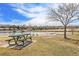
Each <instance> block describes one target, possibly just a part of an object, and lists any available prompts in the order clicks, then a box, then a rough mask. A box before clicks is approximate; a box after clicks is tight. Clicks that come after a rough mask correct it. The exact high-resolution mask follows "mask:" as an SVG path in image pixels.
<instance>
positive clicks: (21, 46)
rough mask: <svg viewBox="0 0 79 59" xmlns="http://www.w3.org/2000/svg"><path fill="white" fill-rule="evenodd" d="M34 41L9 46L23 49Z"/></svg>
mask: <svg viewBox="0 0 79 59" xmlns="http://www.w3.org/2000/svg"><path fill="white" fill-rule="evenodd" d="M31 43H32V41H26V42H25V43H24V45H13V46H12V45H10V46H8V48H12V49H15V50H21V49H23V48H24V47H27V46H28V45H30V44H31Z"/></svg>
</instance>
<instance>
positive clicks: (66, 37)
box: [64, 25, 67, 39]
mask: <svg viewBox="0 0 79 59" xmlns="http://www.w3.org/2000/svg"><path fill="white" fill-rule="evenodd" d="M66 27H67V26H66V25H65V26H64V38H65V39H66V38H67V36H66Z"/></svg>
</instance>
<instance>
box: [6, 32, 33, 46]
mask: <svg viewBox="0 0 79 59" xmlns="http://www.w3.org/2000/svg"><path fill="white" fill-rule="evenodd" d="M9 37H11V38H12V39H8V40H7V41H8V44H9V45H12V42H14V45H18V46H19V45H20V46H24V44H25V41H28V39H30V41H32V38H31V34H30V33H15V34H11V35H9Z"/></svg>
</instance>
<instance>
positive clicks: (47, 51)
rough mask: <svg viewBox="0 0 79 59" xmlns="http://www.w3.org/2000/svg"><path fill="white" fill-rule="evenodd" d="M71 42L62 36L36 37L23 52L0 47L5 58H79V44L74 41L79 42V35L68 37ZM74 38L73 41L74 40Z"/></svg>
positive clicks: (0, 52)
mask: <svg viewBox="0 0 79 59" xmlns="http://www.w3.org/2000/svg"><path fill="white" fill-rule="evenodd" d="M68 37H69V38H71V39H70V40H65V39H64V38H63V36H62V35H54V36H52V37H47V36H36V37H33V38H32V39H33V41H35V42H33V43H32V44H30V45H29V46H27V47H25V48H23V49H22V50H14V49H10V48H3V47H0V55H2V56H4V55H6V56H8V55H9V56H62V55H63V56H70V55H71V56H72V55H76V56H77V55H78V56H79V44H78V43H77V44H76V42H75V41H74V40H78V38H79V35H78V34H74V35H70V36H69V35H68ZM7 38H8V37H6V39H7ZM72 38H73V39H72Z"/></svg>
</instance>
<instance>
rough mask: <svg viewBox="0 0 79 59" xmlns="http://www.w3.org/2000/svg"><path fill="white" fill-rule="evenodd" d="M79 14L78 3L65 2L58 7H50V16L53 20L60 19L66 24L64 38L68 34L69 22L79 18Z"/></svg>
mask: <svg viewBox="0 0 79 59" xmlns="http://www.w3.org/2000/svg"><path fill="white" fill-rule="evenodd" d="M78 16H79V4H76V3H67V4H65V3H63V4H59V6H58V8H51V7H49V8H48V18H49V19H50V20H51V21H54V20H55V21H59V22H61V23H62V25H63V26H64V38H67V36H66V28H67V26H68V24H70V23H72V22H73V21H75V20H78V18H79V17H78Z"/></svg>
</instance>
